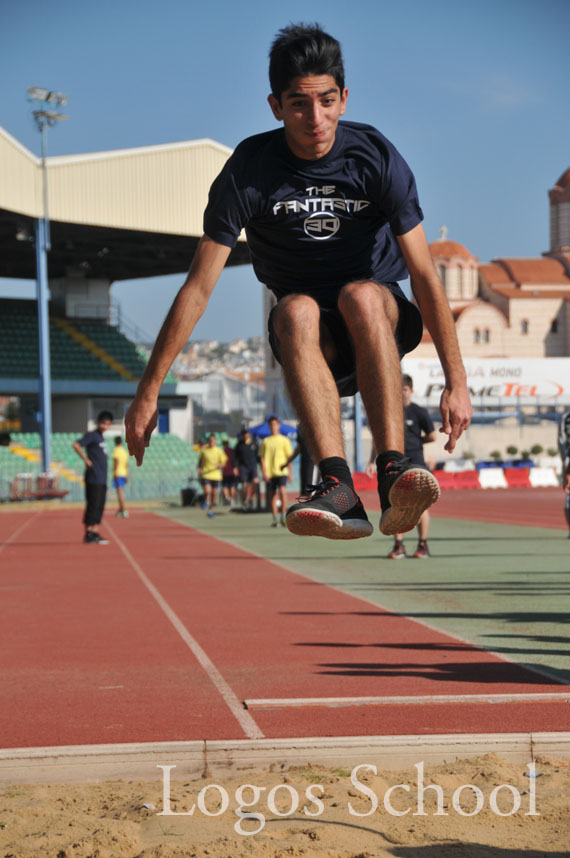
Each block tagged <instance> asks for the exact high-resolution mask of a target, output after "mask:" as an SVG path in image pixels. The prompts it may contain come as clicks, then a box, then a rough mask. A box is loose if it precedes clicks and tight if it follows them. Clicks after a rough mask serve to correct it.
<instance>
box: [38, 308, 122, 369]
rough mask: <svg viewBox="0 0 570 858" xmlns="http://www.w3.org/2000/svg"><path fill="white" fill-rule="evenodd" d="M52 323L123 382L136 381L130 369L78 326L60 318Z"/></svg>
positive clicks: (54, 318) (56, 318)
mask: <svg viewBox="0 0 570 858" xmlns="http://www.w3.org/2000/svg"><path fill="white" fill-rule="evenodd" d="M53 321H54V322H55V324H56V325H57V326H58V327H59V328H60V329H61V330H62V331H64V332H65V333H66V334H67V336H68V337H70V338H71V339H72V340H75V342H77V343H79V345H81V346H82V347H83V348H84V349H86V350H87V351H88V352H90V353H91V354H93V355H95V357H97V358H99V360H100V361H102V362H103V363H105V364H107V366H109V367H110V368H111V369H112V370H113V371H114V372H116V373H117V374H118V375H120V376H121V377H122V378H124V379H125V381H138V378H137V376H136V375H135V374H134V373H133V372H131V370H130V369H127V367H126V366H124V365H123V364H122V363H120V362H119V361H118V360H117V359H116V358H115V357H114V356H113V355H112V354H110V353H109V352H108V351H106V349H104V348H102V347H101V346H100V345H98V344H97V343H96V342H94V340H92V339H91V337H89V336H87V334H86V333H84V332H83V331H82V330H80V329H79V327H78V326H75V325H72V324H71V322H69V321H68V320H67V319H62V318H61V317H60V316H54V317H53Z"/></svg>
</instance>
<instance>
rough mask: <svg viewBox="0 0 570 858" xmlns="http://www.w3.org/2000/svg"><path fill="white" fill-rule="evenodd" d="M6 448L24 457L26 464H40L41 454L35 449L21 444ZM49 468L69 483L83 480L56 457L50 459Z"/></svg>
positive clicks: (13, 453) (15, 454)
mask: <svg viewBox="0 0 570 858" xmlns="http://www.w3.org/2000/svg"><path fill="white" fill-rule="evenodd" d="M8 449H9V451H10V453H12V455H14V456H19V457H21V458H22V459H25V461H26V463H27V464H28V465H29V464H33V465H37V466H38V469H39V466H40V464H41V456H40V453H39V451H38V450H37V449H35V448H34V449H30V448H29V447H25V446H24V445H23V444H15V445H11V446H10V447H9V448H8ZM51 470H52V471H53V473H54V474H56V476H58V477H64V478H65V479H66V480H69V482H71V483H74V482H75V483H82V482H83V477H81V476H80V475H79V474H78V473H77V471H76V470H75V469H74V468H71V467H69V465H67V464H66V463H64V462H62V461H59V460H58V459H52V463H51Z"/></svg>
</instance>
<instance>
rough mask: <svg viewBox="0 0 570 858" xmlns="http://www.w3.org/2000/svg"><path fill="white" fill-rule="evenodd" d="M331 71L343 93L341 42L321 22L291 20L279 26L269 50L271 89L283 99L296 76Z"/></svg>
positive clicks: (277, 97) (329, 72)
mask: <svg viewBox="0 0 570 858" xmlns="http://www.w3.org/2000/svg"><path fill="white" fill-rule="evenodd" d="M312 74H330V75H332V77H334V79H335V82H336V85H337V86H338V88H339V89H340V91H341V93H342V91H343V89H344V66H343V62H342V51H341V47H340V44H339V43H338V42H337V40H336V39H334V38H333V37H332V36H329V34H328V33H325V32H324V30H322V29H321V27H320V26H319V25H318V24H290V25H289V26H288V27H284V28H283V29H282V30H279V32H278V33H277V36H276V37H275V40H274V41H273V44H272V45H271V48H270V51H269V83H270V84H271V92H272V94H273V95H274V96H275V98H276V99H277V100H278V101H279V103H281V95H282V93H283V92H284V91H285V90H286V89H287V88H288V87H289V84H290V83H291V81H292V80H293V78H296V77H307V76H308V75H312Z"/></svg>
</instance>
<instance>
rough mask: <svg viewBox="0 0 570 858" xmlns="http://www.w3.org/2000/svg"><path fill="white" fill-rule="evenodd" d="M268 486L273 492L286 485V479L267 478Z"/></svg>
mask: <svg viewBox="0 0 570 858" xmlns="http://www.w3.org/2000/svg"><path fill="white" fill-rule="evenodd" d="M269 485H270V486H271V488H272V489H273V490H274V491H275V490H276V489H279V488H281V487H282V486H286V485H287V477H286V476H285V477H269Z"/></svg>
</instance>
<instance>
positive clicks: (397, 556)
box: [388, 554, 407, 560]
mask: <svg viewBox="0 0 570 858" xmlns="http://www.w3.org/2000/svg"><path fill="white" fill-rule="evenodd" d="M406 557H407V554H389V555H388V560H404V559H405V558H406Z"/></svg>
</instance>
